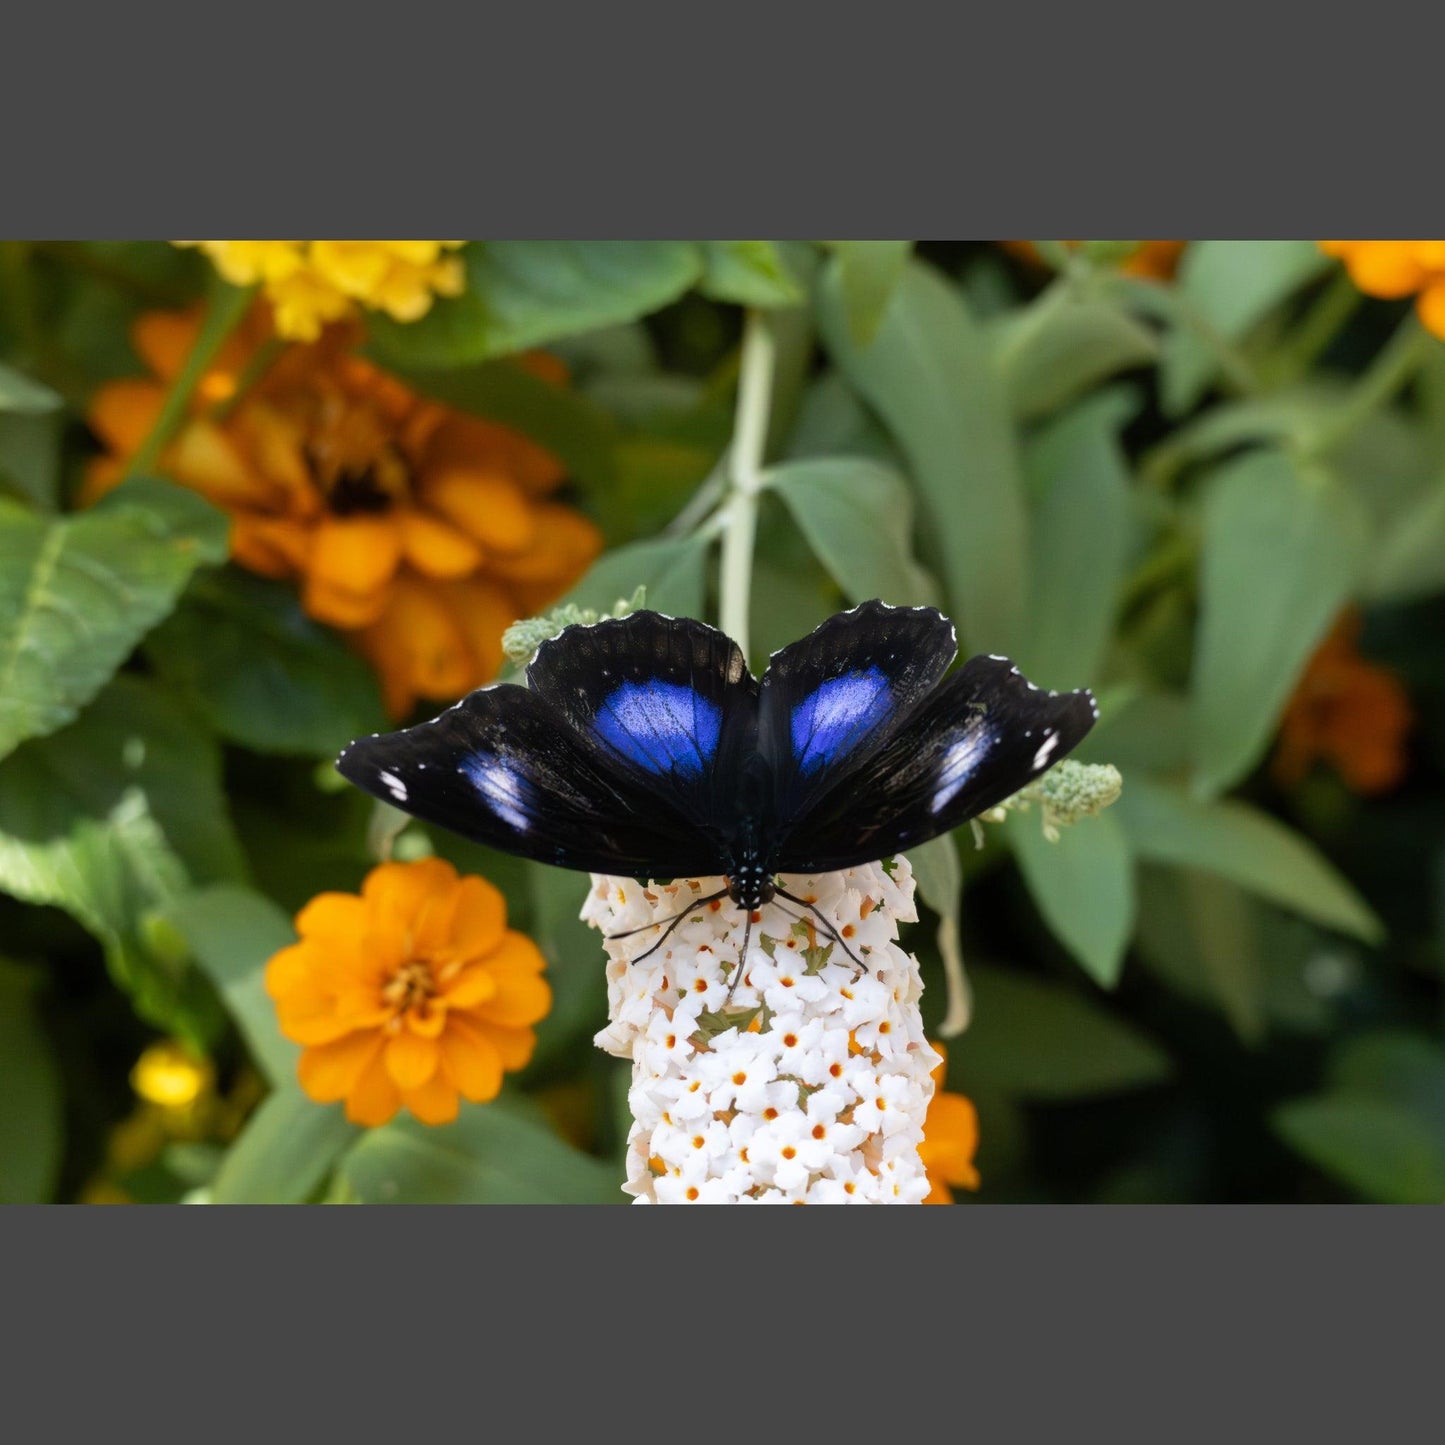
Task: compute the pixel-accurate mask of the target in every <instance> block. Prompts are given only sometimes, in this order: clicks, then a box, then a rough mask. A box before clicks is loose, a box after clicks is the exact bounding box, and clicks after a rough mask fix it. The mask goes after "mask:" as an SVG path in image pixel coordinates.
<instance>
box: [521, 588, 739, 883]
mask: <svg viewBox="0 0 1445 1445" xmlns="http://www.w3.org/2000/svg"><path fill="white" fill-rule="evenodd" d="M527 681H528V683H529V684H530V686H531V688H532V690H533V692H534V693H535V694H536V695H537V696H538V697H540V698H542V699H543V700H544V701H545V702H546V703H547V704H548V705H549V706H550V707H552V708H553V709H554V710H555V711H556V712H557V713H558V714H560V715H561V716H562V717H563V718H564V719H565V720H566V722H567V723H568V724H569V725H570V727H571V728H572V730H573V731H574V732H575V733H576V734H577V735H578V736H579V737H580V738H582V739H584V740H585V743H586V745H587V747H588V748H589V749H590V750H592V751H594V753H595V754H596V765H597V767H598V768H599V769H605V770H606V771H607V772H608V773H609V775H610V774H620V775H623V776H625V777H628V778H630V779H631V780H633V781H634V782H635V783H636V784H637V786H639V787H642V788H650V789H652V790H654V791H655V792H656V794H657V795H658V796H659V797H661V798H664V799H666V800H667V801H668V802H669V803H670V804H671V805H672V806H673V807H674V808H675V809H676V810H677V811H678V812H680V813H681V814H682V815H683V816H684V817H686V818H688V819H690V820H691V821H692V822H693V823H694V824H695V825H696V826H698V827H700V828H703V829H704V830H706V831H709V832H713V833H715V832H716V831H717V830H718V828H719V827H721V826H722V825H723V820H724V819H725V818H726V817H727V816H728V815H729V814H730V813H731V811H732V810H733V808H734V806H735V802H736V800H735V798H734V797H733V796H732V787H731V784H732V783H733V781H734V780H735V778H736V776H737V774H738V771H739V769H740V767H741V765H742V761H743V759H744V758H745V757H746V755H747V754H748V753H749V752H751V751H752V750H753V747H754V745H755V743H754V740H755V737H756V727H757V723H756V718H757V682H756V681H755V680H754V678H753V676H752V674H751V673H750V672H749V671H748V668H747V663H746V662H745V661H744V659H743V655H742V652H741V650H740V649H739V648H738V645H737V644H736V643H735V642H733V641H732V639H731V638H729V637H728V636H727V635H726V634H725V633H722V632H719V631H718V630H717V628H715V627H709V626H707V624H706V623H702V622H697V621H694V620H693V619H691V618H685V617H679V618H674V617H666V616H664V615H663V614H662V613H659V612H648V611H640V612H633V613H629V614H628V615H627V616H626V617H620V618H609V619H606V620H604V621H602V622H598V623H596V624H594V625H592V626H587V627H569V628H567V629H566V631H564V632H563V633H561V634H560V635H559V636H557V637H555V638H553V639H552V640H551V641H550V642H544V643H543V644H542V646H541V647H539V648H538V649H537V656H536V657H535V659H534V660H533V661H532V664H531V666H530V667H528V669H527ZM679 871H681V870H679Z"/></svg>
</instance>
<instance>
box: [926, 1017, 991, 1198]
mask: <svg viewBox="0 0 1445 1445" xmlns="http://www.w3.org/2000/svg"><path fill="white" fill-rule="evenodd" d="M933 1047H934V1048H935V1049H936V1050H937V1051H938V1053H939V1054H940V1055H941V1056H942V1057H941V1058H940V1060H939V1064H938V1067H937V1068H936V1069H934V1071H933V1098H932V1099H931V1100H930V1101H929V1105H928V1114H927V1116H926V1117H925V1118H924V1121H923V1142H922V1143H921V1144H920V1145H919V1146H918V1157H919V1158H920V1159H921V1160H922V1161H923V1167H924V1169H925V1170H926V1171H927V1173H928V1182H929V1184H930V1185H931V1186H932V1187H931V1188H930V1189H929V1192H928V1197H927V1198H926V1199H925V1200H924V1201H923V1202H924V1203H925V1204H952V1203H953V1189H951V1188H950V1187H949V1186H950V1185H952V1186H953V1188H956V1189H977V1188H978V1184H979V1179H978V1170H977V1169H975V1168H974V1164H973V1156H974V1153H975V1152H976V1151H977V1149H978V1111H977V1110H976V1109H975V1108H974V1107H973V1101H972V1100H971V1099H967V1098H965V1097H964V1096H963V1095H962V1094H945V1093H944V1092H943V1081H944V1075H945V1074H946V1073H947V1070H948V1060H947V1056H946V1055H945V1053H944V1048H943V1045H942V1044H938V1043H936V1044H934V1045H933Z"/></svg>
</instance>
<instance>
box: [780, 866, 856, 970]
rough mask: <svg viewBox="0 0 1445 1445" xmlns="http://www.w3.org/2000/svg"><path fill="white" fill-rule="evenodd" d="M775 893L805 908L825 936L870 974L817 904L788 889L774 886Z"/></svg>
mask: <svg viewBox="0 0 1445 1445" xmlns="http://www.w3.org/2000/svg"><path fill="white" fill-rule="evenodd" d="M774 893H775V895H776V896H777V897H779V898H786V899H787V900H788V902H789V903H797V904H799V905H801V906H802V907H803V908H806V909H807V910H808V912H809V913H811V914H812V915H813V917H814V918H816V919H817V920H818V922H819V923H820V924H822V926H823V930H822V931H823V934H824V936H825V937H827V938H831V939H832V940H833V942H834V943H836V944H838V946H839V947H840V948H842V950H843V952H844V953H846V954H847V955H848V957H849V958H851V959H852V960H853V962H854V963H856V964H857V965H858V967H859V968H860V969H862V970H863V972H864V973H867V972H868V965H867V964H866V963H864V962H863V960H862V959H861V958H859V957H858V955H857V954H856V953H854V952H853V950H852V949H851V948H849V947H848V942H847V940H846V939H845V938H844V937H843V935H842V934H841V933H839V932H838V930H837V929H836V928H834V927H833V925H832V924H831V923H829V922H828V920H827V918H825V917H824V916H823V914H822V913H820V912H819V911H818V908H817V905H816V904H812V903H809V902H808V900H807V899H806V898H799V897H798V895H797V894H796V893H789V892H788V890H787V889H786V888H778V887H777V886H776V885H774Z"/></svg>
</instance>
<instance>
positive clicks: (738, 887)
mask: <svg viewBox="0 0 1445 1445" xmlns="http://www.w3.org/2000/svg"><path fill="white" fill-rule="evenodd" d="M724 881H725V882H726V883H727V886H728V897H729V898H731V899H732V901H733V902H734V903H736V904H737V906H738V907H739V908H746V909H749V910H751V909H754V908H761V907H762V906H763V904H765V903H771V902H772V901H773V896H774V895H775V894H776V893H777V887H776V885H775V884H774V883H773V875H772V873H771V872H770V871H769V870H768V869H767V868H764V867H763V865H762V863H761V862H760V861H759V860H758V858H757V857H756V856H755V855H754V856H745V857H744V858H743V860H742V862H740V863H739V864H738V865H737V867H736V868H734V869H733V871H732V872H731V873H729V874H728V875H727V877H726V878H725V879H724Z"/></svg>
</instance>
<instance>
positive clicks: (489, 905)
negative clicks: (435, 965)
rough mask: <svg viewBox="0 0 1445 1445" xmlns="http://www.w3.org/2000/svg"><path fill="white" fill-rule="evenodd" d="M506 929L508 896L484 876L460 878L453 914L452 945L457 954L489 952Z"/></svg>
mask: <svg viewBox="0 0 1445 1445" xmlns="http://www.w3.org/2000/svg"><path fill="white" fill-rule="evenodd" d="M506 931H507V900H506V899H505V898H503V897H502V892H501V889H499V888H498V887H496V885H495V884H492V883H489V882H488V881H487V880H486V879H485V878H477V877H474V876H473V877H467V878H463V879H462V880H461V882H460V883H459V884H458V886H457V911H456V913H455V914H454V915H453V916H452V936H451V949H452V953H453V955H454V956H455V957H457V958H462V959H473V958H480V957H482V956H483V955H484V954H488V953H491V952H492V950H493V949H494V948H496V947H497V945H498V944H499V943H501V941H502V937H503V935H504V934H505V933H506Z"/></svg>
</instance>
